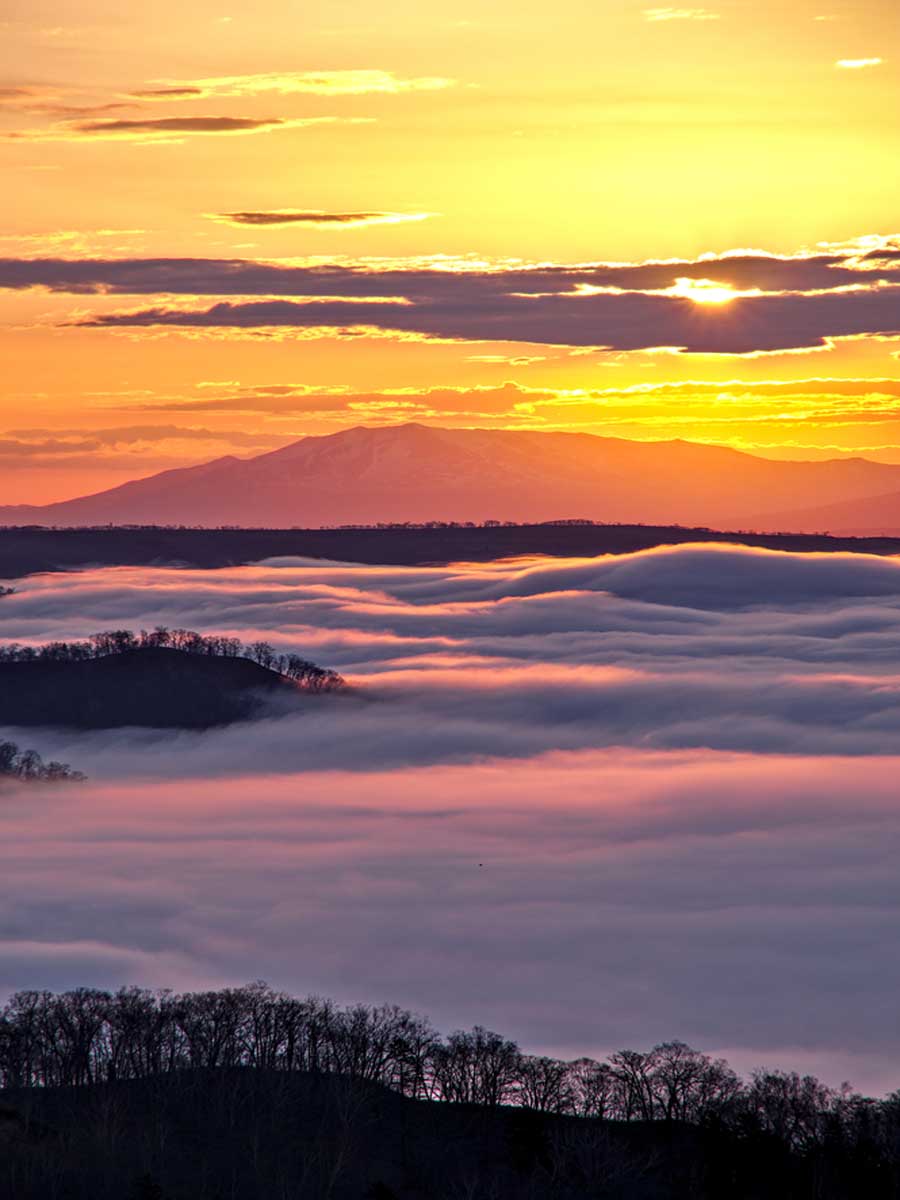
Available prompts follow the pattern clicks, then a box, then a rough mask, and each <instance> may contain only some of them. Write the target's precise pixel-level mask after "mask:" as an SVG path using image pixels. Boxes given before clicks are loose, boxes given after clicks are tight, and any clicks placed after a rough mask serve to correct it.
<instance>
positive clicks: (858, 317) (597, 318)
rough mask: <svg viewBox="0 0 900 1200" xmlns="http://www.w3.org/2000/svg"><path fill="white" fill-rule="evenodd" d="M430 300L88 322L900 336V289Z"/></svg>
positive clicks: (470, 333) (619, 339)
mask: <svg viewBox="0 0 900 1200" xmlns="http://www.w3.org/2000/svg"><path fill="white" fill-rule="evenodd" d="M434 290H435V292H440V293H442V294H441V295H436V296H435V297H434V298H433V300H432V301H431V302H429V303H427V304H410V305H409V306H400V305H385V304H384V303H383V302H381V301H379V302H378V303H376V302H374V301H373V302H369V303H365V302H357V301H345V300H322V301H316V302H315V303H311V302H309V301H305V302H303V301H291V300H263V301H248V302H243V303H240V302H239V303H232V302H229V301H221V302H219V303H218V304H214V305H213V306H212V307H210V308H199V309H194V310H190V309H185V308H150V309H138V310H135V311H131V312H123V313H113V314H109V315H103V316H98V317H91V318H87V319H85V320H83V321H80V322H78V324H81V325H83V326H95V327H105V328H116V327H119V328H128V327H131V328H134V327H140V326H145V327H159V328H164V327H177V328H201V329H202V328H213V329H257V328H266V329H322V328H327V329H339V328H352V329H358V330H360V331H363V332H365V330H367V329H373V330H382V331H388V332H396V333H412V334H417V335H421V336H425V337H437V338H450V339H454V340H462V341H482V342H483V341H496V342H524V343H528V344H543V345H555V346H593V347H598V348H603V349H608V350H620V351H634V350H650V349H658V348H659V347H663V346H664V347H670V348H672V349H677V350H680V351H683V352H686V353H695V354H730V355H743V354H759V353H776V352H784V351H790V350H810V349H815V348H822V347H825V346H827V345H828V344H829V343H830V341H831V340H833V339H837V338H847V337H888V338H890V337H897V336H900V287H898V288H891V289H879V290H873V291H862V292H852V293H837V294H831V295H825V296H810V297H807V296H774V297H765V298H763V297H759V298H756V297H754V298H748V299H743V300H736V301H734V302H733V304H732V305H730V306H729V311H728V312H727V314H723V313H719V312H716V313H715V314H712V315H710V314H701V313H699V312H697V311H696V308H695V306H694V305H693V304H692V302H691V301H690V300H686V299H684V300H681V299H674V298H669V297H661V296H647V295H642V294H626V295H607V294H604V295H597V296H592V297H589V298H588V297H577V298H572V297H568V296H554V297H552V298H551V297H542V298H540V299H538V300H537V301H536V302H533V303H532V302H530V301H529V299H528V298H522V297H519V296H509V295H507V296H502V295H498V294H495V295H493V296H490V297H486V296H485V295H484V294H483V293H482V292H480V291H479V290H476V289H473V290H472V291H471V292H470V290H469V289H468V288H467V287H466V283H465V279H464V277H455V278H454V282H453V284H452V285H449V286H446V287H444V288H439V287H436V288H435V289H434Z"/></svg>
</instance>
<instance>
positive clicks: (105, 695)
mask: <svg viewBox="0 0 900 1200" xmlns="http://www.w3.org/2000/svg"><path fill="white" fill-rule="evenodd" d="M299 695H300V689H299V688H298V687H297V685H296V684H295V683H293V682H292V681H291V680H288V679H285V678H284V677H283V676H281V675H279V674H277V673H276V672H275V671H271V670H269V669H268V668H266V667H263V666H261V665H260V664H258V663H255V662H251V661H250V660H249V659H247V658H226V657H215V656H209V657H207V656H203V655H199V654H186V653H184V652H182V651H180V650H170V649H166V648H159V649H138V650H131V651H127V652H125V653H122V654H112V655H108V656H106V657H102V658H92V659H87V660H85V661H83V662H66V661H54V660H52V659H50V660H46V659H39V660H35V661H31V662H2V661H0V724H2V725H15V726H34V725H48V726H64V727H69V728H75V729H112V728H116V727H120V726H125V725H147V726H155V727H159V728H178V729H203V728H208V727H210V726H213V725H225V724H229V723H230V722H232V721H240V720H245V719H247V718H248V717H252V716H254V715H257V714H258V713H259V712H261V711H263V710H264V708H265V706H266V702H267V701H268V702H272V701H276V702H277V701H279V700H282V701H287V702H290V701H292V700H295V699H297V698H298V697H299Z"/></svg>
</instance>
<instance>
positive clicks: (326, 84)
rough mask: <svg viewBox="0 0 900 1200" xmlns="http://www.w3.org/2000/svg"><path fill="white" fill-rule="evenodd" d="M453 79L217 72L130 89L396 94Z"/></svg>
mask: <svg viewBox="0 0 900 1200" xmlns="http://www.w3.org/2000/svg"><path fill="white" fill-rule="evenodd" d="M455 84H456V80H454V79H446V78H444V77H442V76H431V75H427V76H419V77H416V78H403V77H400V76H398V75H395V74H394V73H393V72H392V71H378V70H359V71H300V72H270V73H267V74H261V75H217V76H212V77H210V78H207V79H189V80H178V79H165V80H159V81H157V84H155V85H154V86H153V87H151V88H145V89H143V90H141V91H136V92H133V93H131V94H132V95H134V96H135V97H138V98H140V99H142V100H190V99H195V98H198V97H207V96H255V95H259V94H262V93H266V92H275V93H277V94H278V95H281V96H288V95H293V94H297V93H299V94H305V95H315V96H368V95H379V94H381V95H398V94H400V93H403V92H432V91H440V90H442V89H444V88H449V87H453V86H454V85H455Z"/></svg>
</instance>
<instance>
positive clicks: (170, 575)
mask: <svg viewBox="0 0 900 1200" xmlns="http://www.w3.org/2000/svg"><path fill="white" fill-rule="evenodd" d="M17 588H18V590H17V592H16V593H15V594H14V595H11V596H7V597H5V598H4V599H3V600H2V601H0V638H2V640H3V641H4V642H6V641H9V640H20V641H22V640H25V641H34V642H43V641H48V640H52V639H57V638H81V637H84V636H85V635H87V634H89V633H91V632H93V631H95V630H97V629H102V628H122V627H131V628H135V629H137V628H141V627H144V628H152V627H153V626H154V625H156V624H157V623H165V624H167V625H169V626H175V625H182V626H186V627H192V628H196V629H198V630H201V631H203V632H217V633H227V634H229V635H237V636H239V637H241V638H242V639H244V640H252V639H255V638H257V637H262V638H264V639H266V640H269V641H271V642H272V643H273V644H274V645H275V646H276V648H277V649H278V650H279V651H298V652H300V653H302V654H304V655H306V656H308V657H311V658H313V659H314V660H316V661H318V662H320V663H322V664H323V665H328V666H333V667H336V668H338V669H339V670H340V671H341V672H342V673H343V674H344V675H345V676H346V677H347V679H348V681H349V682H350V684H351V685H352V692H351V694H345V695H337V696H324V697H318V698H315V699H312V700H311V701H310V702H309V704H308V706H307V707H306V708H305V709H304V710H302V711H300V712H298V711H297V710H296V709H291V711H289V712H281V713H279V712H278V711H273V712H272V713H271V715H269V716H267V717H266V718H265V719H263V720H260V721H256V722H252V723H248V724H246V725H244V726H242V727H241V728H240V730H236V729H235V728H234V727H232V728H229V729H219V730H211V731H208V732H205V733H197V732H181V733H177V732H173V731H171V730H165V731H160V730H156V731H154V730H134V729H130V730H113V731H106V732H96V733H88V734H85V733H83V732H68V733H67V732H65V731H59V730H57V731H52V730H47V729H40V730H37V729H32V730H22V729H8V730H5V729H4V730H0V739H2V738H3V737H6V736H10V737H12V738H13V739H14V740H15V741H17V742H18V743H19V744H20V745H21V746H29V745H33V746H34V747H35V748H36V749H37V750H38V751H39V752H40V753H41V754H42V755H43V756H44V757H45V758H46V759H50V758H56V759H59V760H62V761H67V762H69V763H70V764H71V765H72V766H73V767H74V768H76V769H79V770H82V771H84V772H86V773H87V775H88V776H89V780H88V782H87V783H85V784H71V785H57V786H55V787H53V786H47V785H40V784H31V785H23V786H20V787H19V788H18V789H13V790H7V791H5V792H4V793H3V796H2V804H0V874H2V877H3V879H4V882H5V885H6V886H5V887H4V898H3V904H2V909H0V996H2V995H5V994H6V993H7V992H9V991H13V990H16V989H19V988H23V987H49V988H54V989H62V988H67V987H73V986H100V987H118V986H120V985H121V984H123V983H136V984H141V985H144V986H148V987H174V988H176V989H185V988H190V987H195V988H196V987H218V986H224V985H231V984H240V983H243V982H247V981H249V980H252V979H255V978H264V979H266V980H268V981H269V982H270V983H271V984H272V985H273V986H275V987H276V988H283V989H286V990H289V991H291V992H293V993H295V994H299V995H306V994H309V993H315V994H319V995H327V996H332V997H334V998H335V999H337V1000H340V1001H342V1002H347V1003H349V1002H359V1001H363V1002H368V1003H381V1002H388V1003H396V1004H400V1005H403V1006H406V1007H409V1008H412V1009H414V1010H416V1011H419V1012H423V1013H426V1014H428V1015H430V1016H431V1017H432V1019H433V1020H434V1021H435V1023H436V1024H437V1025H438V1027H440V1028H442V1029H445V1030H450V1029H453V1028H459V1027H467V1026H471V1025H472V1024H474V1023H476V1022H478V1023H481V1024H483V1025H486V1026H488V1027H489V1028H493V1029H496V1030H499V1031H500V1032H502V1033H504V1034H505V1035H507V1036H511V1037H514V1038H516V1039H517V1040H518V1041H519V1042H520V1044H521V1045H522V1046H523V1047H524V1048H526V1049H528V1050H530V1051H533V1052H538V1051H540V1052H549V1053H553V1054H558V1055H561V1056H563V1057H566V1058H574V1057H577V1056H579V1055H581V1054H585V1053H587V1054H594V1055H598V1056H602V1055H604V1054H606V1053H608V1052H610V1051H612V1050H616V1049H620V1048H625V1047H629V1048H635V1049H646V1048H648V1047H649V1046H650V1045H652V1044H654V1043H656V1042H659V1041H664V1040H671V1039H673V1038H681V1039H683V1040H685V1041H687V1042H689V1043H690V1044H693V1045H695V1046H697V1047H699V1048H701V1049H703V1050H706V1051H709V1052H713V1053H716V1054H723V1055H725V1056H726V1057H727V1058H728V1059H729V1060H730V1061H731V1062H732V1063H733V1064H734V1066H735V1067H736V1068H738V1069H740V1070H741V1071H743V1072H749V1071H751V1070H753V1069H754V1068H756V1067H761V1066H765V1067H777V1068H782V1069H788V1070H790V1069H797V1070H801V1071H813V1072H815V1073H817V1074H818V1075H820V1077H822V1078H824V1079H825V1080H826V1081H827V1082H828V1083H830V1084H833V1085H839V1084H840V1083H841V1082H843V1081H844V1080H850V1081H852V1083H853V1084H855V1085H856V1086H857V1087H859V1088H862V1089H864V1090H866V1091H868V1092H870V1093H873V1094H883V1093H887V1092H889V1091H892V1090H894V1089H896V1087H897V1084H898V1078H897V1061H898V1056H900V1035H898V1026H897V1019H896V1004H895V997H896V994H897V989H898V986H900V969H898V960H897V954H896V931H897V919H898V905H900V886H898V876H897V869H896V863H897V854H898V848H900V814H898V810H897V803H896V799H897V785H896V780H897V772H898V770H900V759H898V756H897V747H898V744H900V741H898V739H900V671H898V661H897V646H898V644H900V642H898V638H900V561H898V560H897V559H891V558H874V557H868V556H865V555H840V554H836V555H792V554H784V553H776V552H769V551H756V550H750V549H747V548H746V547H739V546H728V545H705V546H691V545H687V546H679V547H664V548H658V549H655V550H649V551H644V552H641V553H638V554H630V555H623V556H621V557H610V558H597V559H554V560H542V559H522V560H511V561H506V562H499V563H486V564H469V565H465V564H458V565H455V566H450V567H430V568H429V567H416V568H397V567H391V568H387V567H377V566H374V567H373V566H358V565H341V564H335V563H322V562H315V561H312V560H298V559H280V560H269V561H267V562H263V563H260V564H257V565H255V566H248V567H240V568H232V569H224V570H220V571H199V570H187V569H181V570H177V569H174V568H157V569H147V568H141V569H135V568H105V569H88V570H84V571H82V572H80V573H78V574H75V575H65V574H52V575H34V576H30V577H28V578H27V579H24V580H20V581H17Z"/></svg>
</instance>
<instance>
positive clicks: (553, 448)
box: [0, 424, 900, 533]
mask: <svg viewBox="0 0 900 1200" xmlns="http://www.w3.org/2000/svg"><path fill="white" fill-rule="evenodd" d="M890 493H897V494H898V496H900V466H891V465H887V464H883V463H873V462H868V461H866V460H864V459H838V460H834V461H829V462H784V461H773V460H770V459H763V458H757V457H754V456H753V455H750V454H743V453H740V452H739V451H737V450H731V449H728V448H726V447H722V446H706V445H699V444H696V443H692V442H683V441H671V442H635V441H626V440H621V439H616V438H601V437H596V436H594V435H592V434H586V433H542V432H528V431H518V430H515V431H509V430H471V429H439V428H433V427H427V426H423V425H415V424H410V425H399V426H392V427H390V428H386V429H369V428H365V427H357V428H354V429H347V430H344V431H342V432H340V433H334V434H329V435H327V436H325V437H308V438H303V439H302V440H301V441H299V442H295V443H293V444H292V445H289V446H285V447H283V448H282V449H280V450H275V451H272V452H271V453H268V454H262V455H259V456H257V457H255V458H251V459H237V458H232V457H228V458H220V459H216V460H215V461H214V462H210V463H206V464H204V465H202V466H198V467H186V468H182V469H180V470H175V471H164V472H162V473H161V474H158V475H153V476H151V477H149V478H147V479H141V480H136V481H134V482H131V483H126V484H123V485H121V486H120V487H116V488H112V489H110V490H109V491H105V492H99V493H97V494H96V495H93V496H83V497H81V498H79V499H75V500H69V501H65V502H62V503H58V504H50V505H44V506H27V505H26V506H17V507H6V508H0V524H5V525H13V524H60V525H102V524H158V525H168V524H187V525H245V526H268V527H281V528H284V527H285V526H293V525H297V526H306V527H310V526H317V525H335V524H351V523H372V522H376V521H409V520H413V521H422V520H461V521H465V520H476V521H477V520H484V519H486V518H495V519H497V520H514V521H521V522H528V521H545V520H552V519H557V518H571V517H580V518H587V519H591V520H597V521H606V522H624V523H629V522H644V523H653V524H676V523H677V524H684V525H713V526H716V525H718V526H719V527H721V526H722V523H723V521H727V524H728V525H730V526H731V527H736V526H737V527H740V526H742V525H747V524H749V523H750V522H751V521H752V522H753V523H754V525H755V526H756V527H758V528H768V529H770V528H774V527H775V526H776V525H779V524H780V525H781V526H782V527H792V528H795V529H797V530H798V531H804V530H813V531H816V530H817V529H818V527H819V526H818V520H819V518H818V516H817V515H815V514H816V513H817V510H818V509H819V507H820V506H821V505H822V504H823V503H824V504H833V505H843V504H851V505H858V509H859V511H858V512H857V511H856V510H855V509H854V513H853V522H854V523H853V524H852V525H849V526H847V527H846V528H847V530H850V529H855V528H865V529H868V530H872V531H876V532H885V533H887V532H891V531H892V530H894V531H897V530H900V502H898V504H897V506H896V507H895V509H894V512H893V513H885V514H882V512H881V511H880V508H879V504H878V503H873V504H872V506H871V512H870V511H869V507H868V502H869V501H870V500H871V501H874V500H876V498H878V497H883V496H885V495H887V494H890ZM792 513H796V514H803V513H810V514H813V515H809V516H806V517H804V516H802V515H798V517H797V520H798V521H800V522H801V524H795V523H794V518H792V516H791V514H792ZM895 516H896V519H894V517H895ZM857 518H858V521H859V524H857V523H856V522H857ZM832 527H833V528H845V527H843V526H841V527H838V526H832Z"/></svg>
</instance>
